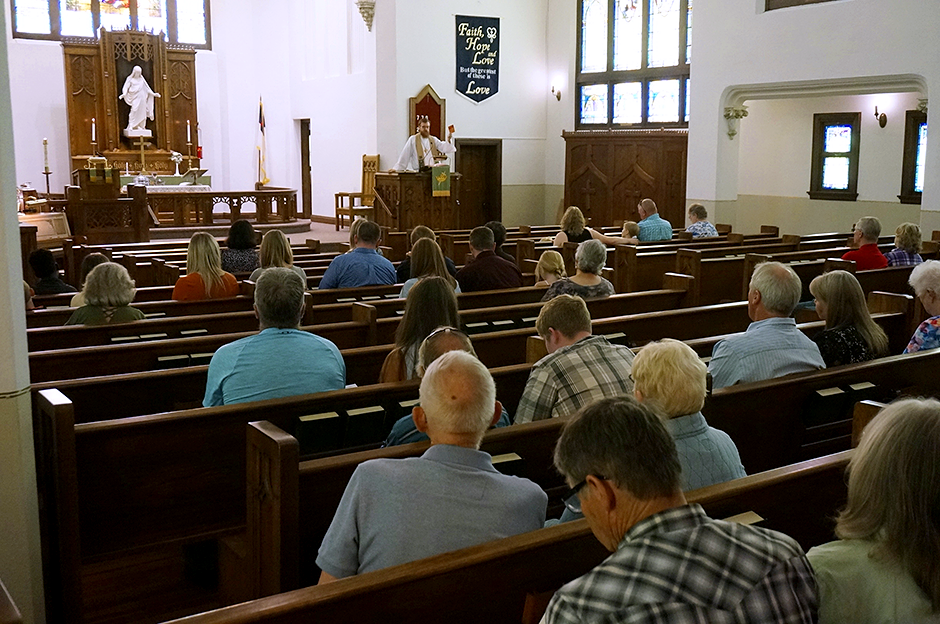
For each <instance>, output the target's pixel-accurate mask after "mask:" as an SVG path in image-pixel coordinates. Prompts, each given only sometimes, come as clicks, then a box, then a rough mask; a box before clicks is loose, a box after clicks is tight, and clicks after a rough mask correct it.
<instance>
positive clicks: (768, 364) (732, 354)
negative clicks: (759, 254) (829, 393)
mask: <svg viewBox="0 0 940 624" xmlns="http://www.w3.org/2000/svg"><path fill="white" fill-rule="evenodd" d="M802 290H803V285H802V283H801V282H800V278H799V276H798V275H797V274H796V273H794V272H793V269H791V268H790V267H788V266H786V265H784V264H781V263H779V262H763V263H761V264H758V265H757V268H756V269H754V274H753V275H752V276H751V282H750V284H749V285H748V292H747V313H748V316H750V317H751V320H752V321H753V322H752V323H751V324H750V325H748V328H747V331H745V332H744V333H743V334H737V335H734V336H731V337H730V338H725V339H724V340H722V341H720V342H719V343H718V344H716V345H715V348H714V349H713V350H712V359H711V362H709V364H708V371H709V372H710V373H711V374H712V387H713V388H724V387H725V386H733V385H734V384H737V383H749V382H752V381H762V380H764V379H773V378H774V377H782V376H783V375H789V374H790V373H801V372H804V371H812V370H818V369H820V368H825V367H826V363H825V362H824V361H823V359H822V356H821V355H820V354H819V348H818V347H817V346H816V344H815V343H814V342H813V341H812V340H810V339H809V338H807V337H806V335H805V334H804V333H803V332H801V331H800V330H799V329H797V327H796V321H794V320H793V318H792V317H791V316H790V315H791V314H793V309H794V308H795V307H796V304H797V303H799V301H800V293H801V292H802Z"/></svg>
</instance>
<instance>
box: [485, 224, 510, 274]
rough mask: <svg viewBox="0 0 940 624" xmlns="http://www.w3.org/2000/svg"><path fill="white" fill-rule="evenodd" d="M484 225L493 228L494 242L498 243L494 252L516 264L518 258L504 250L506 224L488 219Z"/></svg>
mask: <svg viewBox="0 0 940 624" xmlns="http://www.w3.org/2000/svg"><path fill="white" fill-rule="evenodd" d="M484 227H488V228H490V229H491V230H493V243H494V244H495V245H496V247H495V248H494V249H493V252H494V253H496V255H497V256H499V257H500V258H502V259H503V260H508V261H510V262H512V263H513V264H515V263H516V259H515V258H513V257H512V256H510V255H509V254H508V253H506V252H505V251H503V243H505V242H506V226H505V225H503V224H502V223H500V222H499V221H487V222H486V223H485V224H484Z"/></svg>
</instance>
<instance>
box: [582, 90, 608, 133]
mask: <svg viewBox="0 0 940 624" xmlns="http://www.w3.org/2000/svg"><path fill="white" fill-rule="evenodd" d="M581 123H583V124H606V123H607V85H605V84H602V85H584V86H583V87H581Z"/></svg>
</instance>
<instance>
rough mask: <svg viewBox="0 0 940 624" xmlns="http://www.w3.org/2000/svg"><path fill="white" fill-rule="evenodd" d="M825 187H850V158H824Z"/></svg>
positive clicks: (839, 188) (844, 188)
mask: <svg viewBox="0 0 940 624" xmlns="http://www.w3.org/2000/svg"><path fill="white" fill-rule="evenodd" d="M822 185H823V188H825V189H832V190H839V191H844V190H846V189H848V188H849V159H848V158H845V157H842V156H840V157H829V158H826V159H824V160H823V182H822Z"/></svg>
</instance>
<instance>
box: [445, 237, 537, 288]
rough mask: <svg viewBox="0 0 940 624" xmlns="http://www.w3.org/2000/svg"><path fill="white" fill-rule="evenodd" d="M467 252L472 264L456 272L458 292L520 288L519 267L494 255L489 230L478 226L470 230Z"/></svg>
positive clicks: (494, 242)
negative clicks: (458, 285) (468, 250)
mask: <svg viewBox="0 0 940 624" xmlns="http://www.w3.org/2000/svg"><path fill="white" fill-rule="evenodd" d="M470 253H471V254H473V262H468V263H467V264H466V265H465V266H464V267H463V268H462V269H460V270H459V271H457V283H459V284H460V291H461V292H465V293H466V292H473V291H475V290H497V289H502V288H519V287H521V286H522V272H521V271H520V270H519V267H517V266H516V264H515V263H514V262H510V261H509V260H505V259H503V258H500V257H499V256H497V255H496V239H495V235H494V234H493V230H491V229H490V228H488V227H484V226H480V227H478V228H473V229H472V230H471V231H470Z"/></svg>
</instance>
